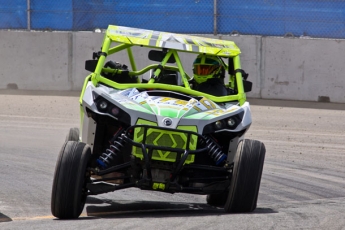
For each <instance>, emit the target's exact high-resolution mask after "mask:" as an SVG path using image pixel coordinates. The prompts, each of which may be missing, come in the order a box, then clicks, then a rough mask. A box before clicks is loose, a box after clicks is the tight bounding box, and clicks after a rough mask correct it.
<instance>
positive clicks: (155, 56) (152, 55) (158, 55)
mask: <svg viewBox="0 0 345 230" xmlns="http://www.w3.org/2000/svg"><path fill="white" fill-rule="evenodd" d="M148 56H149V59H150V60H151V61H156V62H162V61H163V59H164V57H165V53H164V52H163V51H159V50H150V51H149V55H148ZM168 63H176V61H175V57H174V56H173V55H171V56H170V58H169V60H168Z"/></svg>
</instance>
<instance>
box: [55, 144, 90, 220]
mask: <svg viewBox="0 0 345 230" xmlns="http://www.w3.org/2000/svg"><path fill="white" fill-rule="evenodd" d="M90 157H91V148H90V147H89V146H88V145H86V144H85V143H82V142H77V141H67V142H65V143H64V145H63V146H62V149H61V151H60V154H59V157H58V160H57V163H56V168H55V175H54V181H53V187H52V197H51V211H52V214H53V215H54V216H55V217H57V218H60V219H72V218H78V217H79V215H80V214H81V212H82V211H83V208H84V205H85V201H86V196H87V195H86V192H87V189H86V183H87V182H88V180H89V179H90V176H89V174H88V172H87V165H88V162H89V159H90Z"/></svg>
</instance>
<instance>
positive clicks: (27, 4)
mask: <svg viewBox="0 0 345 230" xmlns="http://www.w3.org/2000/svg"><path fill="white" fill-rule="evenodd" d="M26 8H27V11H26V18H27V29H28V30H31V9H30V0H26Z"/></svg>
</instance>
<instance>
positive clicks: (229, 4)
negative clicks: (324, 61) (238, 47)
mask: <svg viewBox="0 0 345 230" xmlns="http://www.w3.org/2000/svg"><path fill="white" fill-rule="evenodd" d="M0 19H1V20H0V29H28V30H63V31H85V30H86V31H91V30H94V29H96V28H100V29H105V28H107V26H108V25H109V24H113V25H121V26H129V27H138V28H143V29H151V30H160V31H169V32H175V33H190V34H244V35H262V36H296V37H300V36H310V37H318V38H345V0H332V1H324V0H304V1H301V0H232V1H230V0H170V1H162V0H131V1H128V0H57V1H49V0H0Z"/></svg>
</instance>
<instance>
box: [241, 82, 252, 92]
mask: <svg viewBox="0 0 345 230" xmlns="http://www.w3.org/2000/svg"><path fill="white" fill-rule="evenodd" d="M252 86H253V83H252V82H251V81H247V80H243V88H244V92H245V93H248V92H250V91H252Z"/></svg>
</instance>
